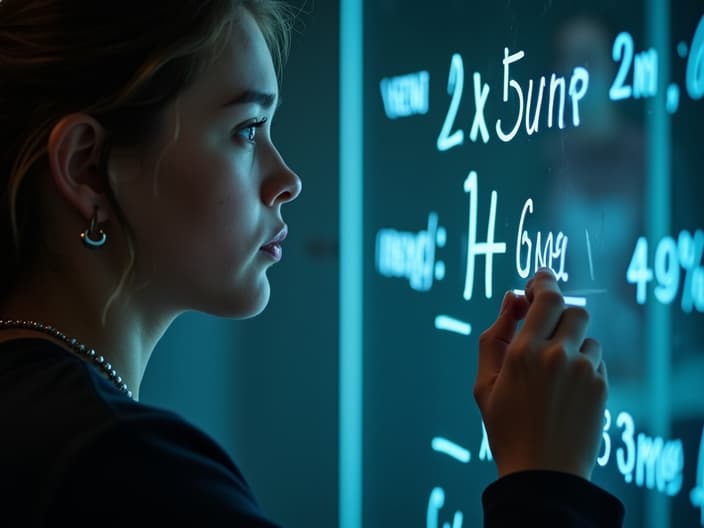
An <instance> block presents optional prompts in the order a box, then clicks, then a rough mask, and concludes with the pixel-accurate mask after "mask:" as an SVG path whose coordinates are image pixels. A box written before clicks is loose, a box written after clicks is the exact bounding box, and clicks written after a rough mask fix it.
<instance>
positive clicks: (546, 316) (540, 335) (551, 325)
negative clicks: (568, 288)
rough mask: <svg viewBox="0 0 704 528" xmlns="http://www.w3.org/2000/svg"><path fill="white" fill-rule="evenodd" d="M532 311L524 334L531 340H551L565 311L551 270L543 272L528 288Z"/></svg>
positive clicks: (528, 316) (527, 293)
mask: <svg viewBox="0 0 704 528" xmlns="http://www.w3.org/2000/svg"><path fill="white" fill-rule="evenodd" d="M526 298H527V299H528V301H529V302H530V309H529V310H528V314H527V315H526V320H525V322H524V323H523V328H522V329H521V332H523V333H524V334H525V335H526V337H528V338H529V339H530V340H533V339H537V340H544V339H550V338H551V337H552V336H553V334H554V333H555V328H556V326H557V324H558V322H559V321H560V318H561V317H562V312H563V310H564V309H565V301H564V299H563V297H562V293H561V292H560V287H559V286H558V285H557V280H556V279H555V275H554V274H553V273H552V272H551V271H550V270H541V271H539V272H538V273H536V275H535V277H533V279H531V281H530V282H529V283H528V285H527V286H526Z"/></svg>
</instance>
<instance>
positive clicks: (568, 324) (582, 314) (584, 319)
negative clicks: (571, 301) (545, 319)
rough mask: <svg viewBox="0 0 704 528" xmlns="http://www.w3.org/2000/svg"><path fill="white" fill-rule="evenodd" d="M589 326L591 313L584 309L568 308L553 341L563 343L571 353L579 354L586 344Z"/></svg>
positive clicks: (563, 314) (563, 313)
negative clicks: (584, 343)
mask: <svg viewBox="0 0 704 528" xmlns="http://www.w3.org/2000/svg"><path fill="white" fill-rule="evenodd" d="M588 326H589V313H588V312H587V311H586V310H585V309H584V308H577V307H570V308H566V309H565V310H564V311H563V312H562V317H560V321H559V322H558V323H557V328H556V329H555V333H554V334H553V337H552V339H551V341H554V342H556V343H561V344H562V345H563V346H564V348H565V349H566V350H567V351H569V352H573V353H577V351H579V349H580V347H581V346H582V343H583V342H584V337H585V335H586V333H587V327H588Z"/></svg>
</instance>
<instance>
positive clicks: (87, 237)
mask: <svg viewBox="0 0 704 528" xmlns="http://www.w3.org/2000/svg"><path fill="white" fill-rule="evenodd" d="M97 223H98V208H97V207H96V208H95V213H94V214H93V218H91V220H90V227H89V228H88V229H86V230H84V231H83V232H82V233H81V240H82V241H83V245H84V246H86V247H87V248H90V249H97V248H99V247H102V246H104V245H105V242H106V241H107V239H108V236H107V235H106V234H105V231H103V230H102V229H100V228H97V229H96V224H97Z"/></svg>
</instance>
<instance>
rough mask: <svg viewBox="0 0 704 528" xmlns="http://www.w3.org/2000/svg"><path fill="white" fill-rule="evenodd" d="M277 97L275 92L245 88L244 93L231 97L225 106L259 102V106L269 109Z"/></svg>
mask: <svg viewBox="0 0 704 528" xmlns="http://www.w3.org/2000/svg"><path fill="white" fill-rule="evenodd" d="M276 99H277V97H276V94H273V93H267V92H260V91H257V90H245V91H243V92H242V93H240V94H239V95H237V96H235V97H234V98H232V99H230V100H229V101H228V102H227V103H225V104H224V105H223V106H224V107H226V108H227V107H231V106H236V105H240V104H250V103H255V104H258V105H259V106H261V107H262V108H265V109H268V108H271V107H272V106H273V105H274V102H275V101H276ZM279 103H280V101H279ZM277 106H278V105H277Z"/></svg>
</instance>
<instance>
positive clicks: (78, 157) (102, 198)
mask: <svg viewBox="0 0 704 528" xmlns="http://www.w3.org/2000/svg"><path fill="white" fill-rule="evenodd" d="M106 141H107V134H106V132H105V129H104V128H103V126H102V125H101V124H100V123H99V122H98V121H97V120H96V119H95V118H93V117H92V116H90V115H88V114H83V113H75V114H69V115H67V116H64V117H63V118H62V119H61V120H60V121H59V122H58V123H57V124H56V126H54V128H53V130H52V131H51V134H50V135H49V144H48V157H49V172H50V173H51V179H52V181H53V182H54V184H55V185H56V188H57V189H58V191H59V192H60V193H61V195H62V196H63V197H64V198H65V199H66V201H67V202H68V203H69V204H70V205H71V206H73V207H74V208H75V209H76V211H77V212H78V213H79V214H80V215H81V216H82V217H83V218H84V219H85V220H86V221H88V220H90V219H91V218H92V217H93V215H94V214H95V210H96V207H97V209H98V219H97V221H98V222H99V223H102V222H105V221H106V220H107V219H108V211H109V201H108V195H107V191H108V175H107V174H106V173H105V172H104V170H105V169H104V168H105V167H107V164H106V163H105V160H103V159H102V157H103V155H104V152H105V142H106Z"/></svg>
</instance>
